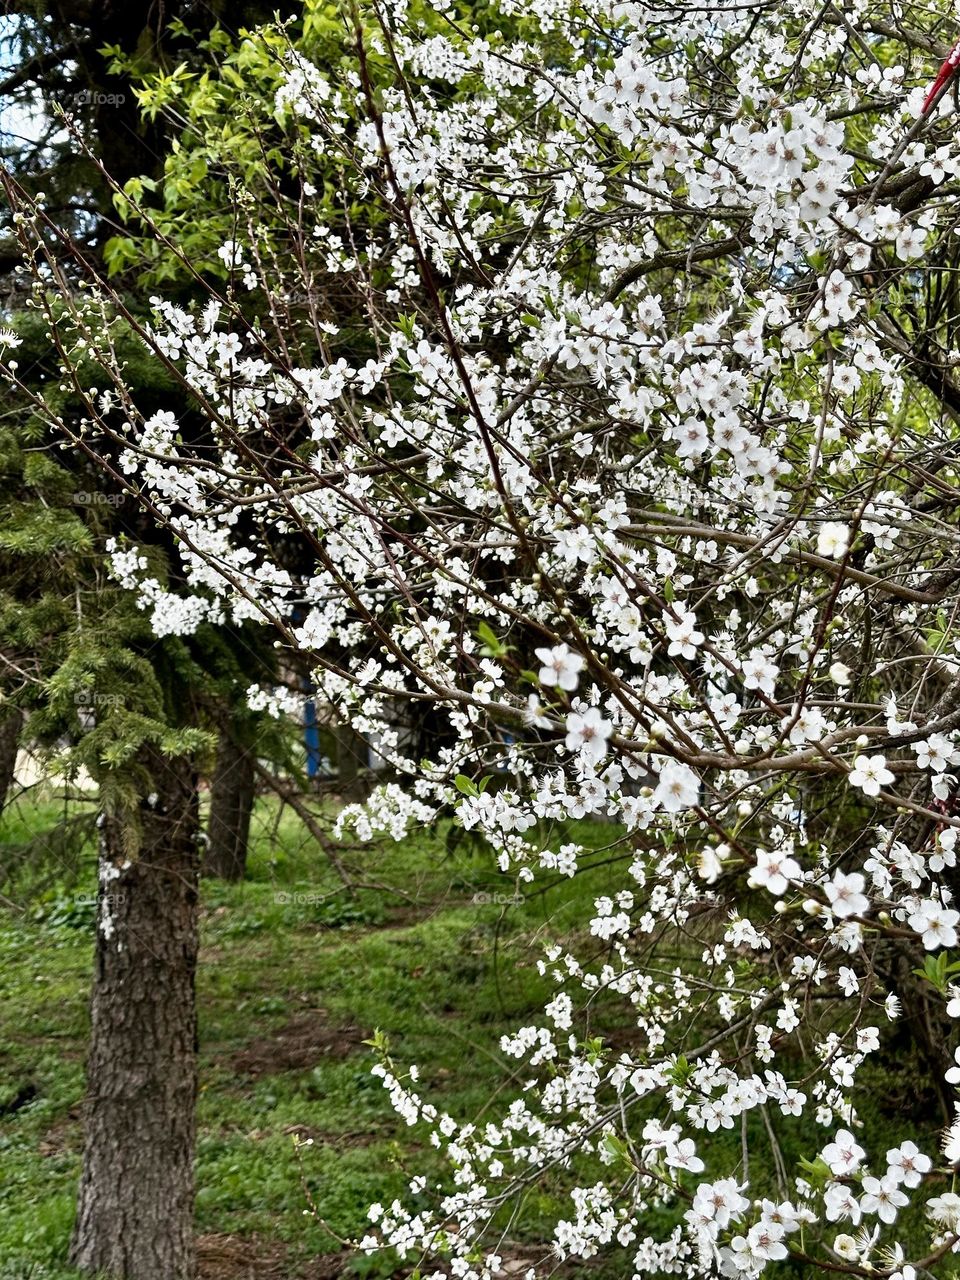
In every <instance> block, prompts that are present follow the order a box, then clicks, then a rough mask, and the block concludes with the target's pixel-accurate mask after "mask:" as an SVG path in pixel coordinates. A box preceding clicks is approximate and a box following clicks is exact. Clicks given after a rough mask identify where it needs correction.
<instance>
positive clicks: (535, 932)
mask: <svg viewBox="0 0 960 1280" xmlns="http://www.w3.org/2000/svg"><path fill="white" fill-rule="evenodd" d="M85 805H86V807H87V808H89V802H81V801H75V802H73V804H72V806H69V807H68V811H69V812H70V813H71V814H74V813H75V814H76V815H77V816H80V815H82V813H83V811H84V808H85ZM63 815H64V805H63V802H60V801H53V800H52V799H47V800H43V801H41V802H33V803H32V804H31V806H29V807H27V806H20V807H19V808H16V809H14V810H12V811H10V812H9V813H8V814H6V815H4V818H3V821H2V822H0V856H2V855H3V852H4V850H5V849H10V848H14V849H16V850H22V849H23V848H24V847H25V845H29V846H31V847H33V848H34V849H35V850H41V851H42V834H43V832H44V831H45V830H49V829H51V828H52V827H53V826H54V825H55V824H56V823H58V822H59V821H60V820H62V818H63ZM77 832H78V839H77V841H76V842H75V847H73V848H72V850H71V851H70V853H69V856H68V857H64V854H63V850H62V849H60V847H59V846H58V845H56V844H52V845H51V847H50V849H49V850H47V853H48V855H49V856H48V857H47V859H46V862H45V861H44V859H43V858H42V857H39V856H38V857H37V859H36V865H33V866H30V865H25V864H24V863H23V862H22V861H21V863H20V864H19V865H20V870H19V872H18V875H19V880H18V881H17V882H16V886H15V888H14V889H11V890H10V892H11V893H13V894H14V896H15V897H16V895H17V894H19V895H20V908H21V909H20V910H16V909H15V908H14V907H8V909H7V911H6V912H5V913H4V914H2V915H0V1007H2V1009H3V1028H4V1030H3V1031H2V1033H0V1168H2V1169H3V1176H2V1179H0V1280H73V1277H74V1275H75V1273H74V1272H72V1271H71V1270H70V1269H69V1268H67V1267H66V1264H65V1258H66V1250H67V1244H68V1241H69V1235H70V1229H71V1225H72V1219H73V1212H74V1196H75V1191H76V1182H77V1177H78V1173H79V1159H80V1140H81V1135H80V1121H79V1112H78V1106H79V1103H80V1100H81V1098H82V1095H83V1085H84V1081H83V1058H84V1054H85V1048H86V1036H87V1030H88V1016H87V1001H88V994H89V990H88V989H89V980H90V962H91V957H92V941H93V910H92V906H91V904H90V903H89V902H88V901H86V899H87V898H91V897H92V894H93V890H94V880H95V870H94V861H93V859H94V851H93V843H92V838H91V836H90V834H89V832H90V829H89V827H88V826H85V825H84V824H83V823H80V824H78V826H77ZM614 834H615V833H613V832H612V831H611V830H610V829H605V828H603V827H602V826H600V825H593V826H586V825H583V824H580V825H577V827H576V830H574V831H571V830H565V831H562V832H561V831H558V832H555V833H553V835H554V836H555V842H556V844H560V843H563V842H564V841H566V840H569V839H571V838H573V839H578V840H579V841H580V842H581V843H583V844H585V845H588V846H589V847H592V848H596V849H600V847H601V846H603V845H604V844H605V843H609V841H610V840H611V839H612V838H613V836H614ZM448 837H449V832H448V830H446V829H445V828H443V827H441V828H440V829H439V830H437V831H435V832H424V831H419V832H417V833H416V834H415V835H413V836H411V837H410V838H409V839H408V840H406V841H404V842H402V843H399V844H394V843H392V842H391V843H389V844H386V845H384V846H381V847H371V848H368V849H363V850H352V851H347V853H345V854H344V857H345V859H346V860H347V861H348V863H349V865H350V868H351V874H352V876H353V879H354V881H355V889H354V891H353V892H349V893H348V892H346V891H345V890H344V886H343V883H342V881H341V880H340V879H339V877H338V876H337V875H336V874H335V873H334V872H333V870H332V869H331V866H330V864H329V862H328V861H327V859H326V857H325V855H324V854H323V851H322V850H321V849H320V848H319V847H318V846H317V845H316V844H315V842H313V841H312V840H311V839H309V838H306V837H305V836H304V833H303V830H302V828H301V826H300V824H299V823H298V821H297V820H296V819H295V817H294V816H293V815H292V814H290V813H289V812H288V811H279V810H278V809H277V807H276V806H275V805H274V804H273V803H272V802H270V801H267V800H262V801H260V802H259V804H258V810H257V813H256V815H255V821H254V824H253V838H252V849H251V856H250V860H249V868H248V877H247V879H246V880H245V881H244V882H243V883H242V884H239V885H226V884H223V883H220V882H210V881H205V882H204V884H203V919H202V945H201V957H200V965H199V972H198V1001H199V1019H200V1048H201V1052H200V1100H199V1108H198V1122H199V1132H198V1143H197V1209H196V1228H197V1232H198V1234H199V1236H200V1238H201V1246H202V1248H201V1255H202V1256H205V1255H204V1254H203V1250H204V1249H207V1250H208V1252H209V1254H210V1259H213V1260H210V1259H208V1263H209V1267H207V1265H206V1264H205V1269H204V1272H203V1274H204V1276H205V1277H206V1276H210V1277H214V1276H215V1277H217V1280H220V1278H221V1277H222V1278H223V1280H227V1277H229V1276H231V1275H233V1276H236V1277H237V1278H238V1280H239V1277H240V1276H241V1275H243V1276H246V1275H247V1274H256V1275H260V1274H264V1275H277V1276H280V1275H282V1276H283V1277H284V1280H294V1277H296V1276H298V1275H300V1274H302V1275H303V1276H304V1277H306V1276H308V1275H309V1276H313V1275H315V1274H316V1275H319V1274H320V1273H319V1272H313V1271H309V1270H307V1269H304V1270H302V1271H301V1268H307V1266H308V1260H316V1259H318V1258H323V1257H325V1256H326V1257H329V1256H331V1255H341V1254H342V1245H341V1241H342V1240H343V1239H347V1238H354V1237H357V1236H359V1235H361V1234H363V1233H364V1231H365V1229H366V1225H367V1222H366V1211H367V1207H368V1206H369V1204H370V1203H371V1202H373V1201H375V1200H379V1201H383V1202H389V1201H390V1200H391V1199H392V1198H393V1197H394V1196H395V1195H399V1194H402V1191H403V1187H404V1185H405V1183H406V1182H407V1181H408V1180H409V1178H410V1176H412V1174H413V1173H414V1172H425V1173H427V1174H428V1175H429V1173H430V1171H431V1169H435V1168H437V1165H436V1163H435V1156H434V1153H433V1151H432V1149H431V1148H430V1147H429V1146H426V1145H423V1140H424V1136H423V1134H422V1133H420V1132H419V1131H418V1130H410V1129H408V1128H407V1127H406V1126H405V1125H403V1124H402V1123H400V1122H398V1120H397V1118H396V1116H395V1114H394V1113H393V1111H392V1109H391V1108H390V1106H389V1104H388V1102H387V1098H386V1094H385V1092H384V1090H383V1089H382V1086H381V1085H380V1083H379V1081H378V1080H377V1079H376V1078H375V1077H373V1076H372V1075H371V1073H370V1068H371V1066H372V1065H373V1062H374V1058H373V1056H372V1054H371V1052H370V1050H369V1048H368V1047H367V1046H365V1045H364V1044H363V1041H364V1040H365V1039H367V1038H368V1037H369V1035H370V1034H371V1033H372V1032H373V1031H374V1029H380V1030H381V1031H382V1032H384V1033H386V1034H387V1035H388V1036H389V1039H390V1045H391V1052H392V1055H393V1057H394V1059H395V1060H396V1061H397V1062H399V1063H400V1064H406V1063H412V1062H416V1063H417V1064H418V1065H419V1066H420V1068H421V1072H422V1089H421V1092H422V1093H423V1094H425V1095H426V1096H428V1097H429V1098H430V1099H431V1100H432V1101H435V1102H437V1103H438V1104H439V1105H440V1106H442V1107H443V1108H444V1109H446V1110H448V1111H450V1112H451V1114H453V1115H454V1116H456V1117H458V1118H472V1117H474V1116H476V1115H477V1114H478V1113H480V1112H481V1111H482V1109H483V1108H484V1106H485V1105H487V1104H488V1103H489V1102H490V1100H491V1098H492V1097H493V1096H494V1095H495V1094H497V1091H498V1090H503V1086H504V1081H505V1080H509V1077H510V1073H511V1070H512V1067H511V1064H509V1063H506V1062H504V1061H503V1060H502V1059H501V1056H500V1053H499V1049H498V1039H499V1035H500V1034H501V1032H503V1031H505V1030H512V1029H513V1028H515V1027H516V1026H517V1025H521V1024H523V1023H525V1022H531V1021H539V1020H540V1017H541V1011H542V1006H543V1003H544V1001H545V999H548V998H549V995H548V990H552V988H548V986H547V984H546V981H545V980H544V979H543V978H541V977H540V976H539V975H538V973H537V970H536V961H537V960H538V959H539V958H540V956H541V954H542V943H543V941H544V939H545V937H546V936H547V935H548V934H550V933H557V934H560V935H563V934H564V933H565V932H569V930H570V929H571V928H572V926H573V924H574V922H575V921H577V920H582V919H583V915H584V913H585V911H586V910H587V903H588V902H589V901H591V900H592V899H593V897H595V896H596V895H598V894H600V893H604V892H607V891H608V890H609V889H610V887H611V885H613V884H614V882H615V880H617V881H618V877H619V876H620V874H621V873H620V871H619V870H618V869H616V868H613V867H612V864H611V862H610V860H609V853H597V855H596V856H595V857H594V859H593V861H594V863H595V867H594V870H593V871H592V872H590V873H589V874H586V875H584V876H578V877H576V878H575V879H574V880H573V881H569V880H561V881H560V882H558V883H556V884H554V885H552V886H551V887H549V888H548V889H547V890H546V891H545V892H541V891H540V890H539V888H537V891H536V892H534V893H532V894H531V895H530V896H529V897H528V898H527V899H526V901H525V902H524V903H523V905H522V906H516V905H511V906H509V907H504V906H502V905H498V903H497V901H496V899H497V895H500V896H501V897H503V898H507V897H509V896H511V895H512V893H513V884H512V882H511V881H510V880H509V879H508V878H507V877H504V876H502V875H500V874H499V873H498V872H497V871H496V869H495V867H494V865H493V862H492V859H491V858H490V856H489V855H488V854H484V853H481V852H479V851H478V850H477V849H476V848H475V846H473V845H472V844H470V843H469V842H461V843H459V844H457V843H455V842H453V841H450V840H449V838H448ZM588 861H589V860H588ZM51 862H52V864H53V871H52V872H51V869H50V865H49V864H50V863H51ZM538 885H539V882H538ZM617 887H619V881H618V883H617ZM490 899H493V901H490ZM697 954H699V950H698V952H697ZM689 960H690V957H689V956H687V957H686V962H687V963H689ZM604 1029H609V1028H604ZM515 1066H516V1064H513V1067H515ZM884 1069H885V1070H886V1072H887V1076H886V1077H884V1076H883V1075H882V1074H879V1073H878V1075H877V1081H876V1086H877V1087H876V1096H877V1099H878V1101H877V1109H876V1113H875V1114H872V1115H867V1116H866V1117H865V1120H866V1128H867V1137H868V1141H869V1142H870V1144H871V1145H872V1146H873V1147H874V1148H875V1149H876V1148H879V1149H880V1150H881V1151H882V1150H883V1149H885V1147H886V1146H887V1145H890V1144H892V1143H893V1142H895V1141H897V1140H899V1137H900V1136H909V1135H910V1133H911V1132H912V1131H913V1130H915V1129H916V1124H915V1123H914V1121H911V1120H910V1118H909V1117H905V1116H904V1115H903V1114H901V1113H902V1110H903V1097H904V1088H903V1086H904V1082H905V1081H907V1080H908V1079H909V1077H910V1074H911V1072H912V1067H911V1064H910V1063H908V1062H904V1063H903V1064H902V1070H896V1071H894V1072H892V1073H891V1070H890V1067H889V1064H888V1065H887V1066H886V1067H885V1068H884ZM907 1093H909V1088H908V1089H907ZM506 1096H507V1095H506V1093H505V1092H502V1093H500V1094H499V1095H498V1100H501V1099H503V1098H505V1097H506ZM885 1099H886V1101H885ZM931 1127H933V1124H931ZM811 1128H812V1126H811V1124H810V1121H809V1120H805V1121H801V1122H791V1123H790V1124H787V1123H784V1124H783V1126H782V1133H781V1135H780V1136H781V1139H782V1143H783V1146H784V1150H785V1154H786V1156H787V1159H788V1163H790V1164H792V1162H793V1161H795V1160H796V1159H797V1158H798V1157H799V1156H807V1157H811V1156H813V1155H815V1153H816V1151H817V1150H818V1149H819V1147H820V1146H822V1144H823V1141H825V1138H824V1135H823V1131H822V1130H814V1131H812V1132H811ZM704 1139H705V1145H710V1149H711V1150H712V1151H713V1152H714V1153H716V1152H721V1153H722V1155H723V1157H724V1158H725V1159H726V1158H727V1157H728V1156H729V1165H731V1166H732V1165H734V1164H735V1163H736V1161H737V1159H738V1158H739V1154H740V1148H741V1143H742V1141H743V1140H744V1135H743V1134H742V1133H741V1131H740V1129H739V1127H738V1128H737V1129H735V1130H733V1131H721V1132H720V1133H718V1134H714V1135H710V1136H709V1138H708V1137H707V1136H706V1135H704ZM746 1141H747V1144H748V1146H749V1149H750V1152H751V1157H750V1158H751V1169H752V1170H753V1171H756V1169H757V1166H758V1164H762V1162H763V1160H764V1159H765V1158H766V1159H767V1160H769V1155H768V1148H767V1146H766V1142H767V1139H766V1135H765V1132H764V1129H763V1125H762V1123H761V1120H760V1118H759V1116H758V1115H757V1114H756V1113H754V1114H753V1115H752V1116H751V1119H750V1122H749V1126H748V1130H747V1134H746ZM771 1190H772V1186H771ZM564 1193H565V1188H564V1186H563V1185H562V1183H561V1182H560V1181H559V1179H553V1180H549V1181H548V1182H547V1183H546V1184H545V1185H543V1186H541V1187H538V1188H537V1189H536V1191H535V1192H534V1193H533V1194H531V1195H530V1196H529V1197H528V1199H527V1201H526V1204H525V1207H524V1211H523V1214H522V1216H521V1217H520V1218H519V1219H518V1221H517V1222H516V1223H514V1224H513V1226H512V1227H511V1237H512V1238H513V1239H514V1240H515V1241H518V1242H519V1243H520V1244H522V1243H523V1242H524V1241H527V1242H529V1243H531V1244H533V1245H537V1244H541V1243H542V1242H543V1240H544V1239H545V1238H546V1234H547V1224H548V1223H549V1222H551V1221H552V1220H553V1219H554V1218H555V1216H556V1214H557V1212H558V1208H559V1206H560V1205H561V1204H563V1205H564V1208H566V1204H567V1203H568V1202H565V1201H564ZM681 1207H682V1206H681ZM314 1210H315V1211H314ZM655 1217H656V1219H657V1221H656V1222H654V1221H653V1220H651V1223H650V1226H651V1229H653V1230H657V1229H659V1228H660V1227H661V1226H662V1227H664V1229H665V1231H669V1223H670V1221H671V1220H672V1218H671V1211H668V1210H658V1211H656V1215H655ZM224 1241H227V1242H228V1243H229V1242H231V1241H234V1242H235V1241H241V1242H244V1241H245V1242H248V1243H249V1246H250V1249H251V1250H253V1251H254V1253H253V1254H251V1255H249V1256H254V1255H255V1256H257V1257H259V1256H260V1255H261V1253H263V1254H264V1256H265V1255H266V1253H269V1256H270V1258H271V1259H277V1258H279V1259H281V1260H282V1269H280V1270H267V1269H264V1270H262V1271H260V1270H257V1269H254V1270H252V1271H250V1272H248V1271H247V1270H246V1269H244V1265H242V1264H241V1263H240V1262H237V1263H236V1265H235V1266H234V1265H233V1264H231V1263H229V1262H226V1263H224V1264H223V1266H222V1267H220V1269H217V1268H218V1267H219V1265H220V1264H219V1263H216V1262H215V1255H216V1256H219V1253H221V1252H223V1249H222V1248H221V1246H222V1245H223V1242H224ZM218 1251H219V1252H218ZM227 1252H229V1250H227ZM231 1266H233V1269H232V1270H231ZM341 1271H343V1272H344V1273H345V1274H346V1275H354V1274H355V1275H356V1276H357V1277H358V1280H363V1277H372V1278H373V1280H379V1278H380V1277H386V1276H389V1275H390V1274H391V1273H392V1271H393V1265H392V1262H391V1261H390V1259H389V1258H387V1259H383V1258H378V1259H374V1260H372V1261H371V1260H368V1259H363V1258H359V1257H356V1256H354V1257H348V1256H347V1255H346V1254H342V1256H340V1257H339V1258H338V1261H337V1263H336V1271H335V1272H332V1273H331V1272H327V1273H325V1274H326V1275H330V1274H339V1273H340V1272H341ZM591 1271H592V1274H593V1275H595V1276H597V1277H599V1276H602V1275H604V1274H606V1275H609V1276H610V1277H619V1276H620V1275H622V1274H623V1267H622V1266H616V1265H614V1266H613V1268H612V1269H611V1270H608V1271H606V1272H604V1271H603V1270H598V1269H596V1268H591ZM802 1273H803V1272H802V1269H800V1270H797V1269H792V1268H789V1267H784V1268H782V1269H780V1270H779V1271H778V1274H791V1275H794V1276H799V1275H801V1274H802ZM948 1273H949V1272H947V1271H945V1272H944V1274H948Z"/></svg>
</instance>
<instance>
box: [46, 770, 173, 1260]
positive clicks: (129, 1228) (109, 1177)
mask: <svg viewBox="0 0 960 1280" xmlns="http://www.w3.org/2000/svg"><path fill="white" fill-rule="evenodd" d="M144 763H145V764H146V765H147V767H148V768H149V770H150V773H151V775H152V777H153V780H154V782H153V785H154V789H155V795H154V796H151V797H150V799H151V800H153V801H154V803H153V804H152V805H151V804H150V803H149V801H144V802H143V804H142V805H141V815H142V819H141V820H142V838H141V844H140V850H139V854H138V855H137V856H136V857H135V858H134V859H133V860H132V861H131V860H129V859H128V858H127V857H126V856H125V853H124V841H123V834H124V833H123V830H122V828H121V827H120V824H119V823H116V822H107V823H105V824H104V826H103V828H102V831H101V837H102V844H101V864H100V872H101V878H100V907H99V912H98V924H97V942H96V956H95V968H94V978H93V997H92V1030H91V1045H90V1056H89V1060H88V1063H87V1100H86V1117H85V1131H86V1132H85V1143H84V1153H83V1172H82V1175H81V1179H80V1191H79V1200H78V1205H77V1218H76V1223H75V1225H74V1230H73V1239H72V1241H71V1244H70V1261H71V1263H72V1264H73V1265H74V1266H76V1267H79V1268H80V1269H81V1270H84V1271H88V1272H97V1273H99V1272H103V1273H104V1274H105V1275H107V1276H110V1277H111V1278H112V1277H117V1278H119V1280H192V1277H193V1276H194V1269H195V1259H194V1245H193V1195H194V1191H193V1154H194V1139H195V1124H196V1121H195V1104H196V1088H197V1079H196V1048H197V1021H196V1001H195V994H194V977H195V970H196V960H197V909H198V894H197V873H198V853H197V825H198V809H197V793H196V781H195V778H194V775H193V773H192V770H191V768H190V765H189V762H188V761H186V760H183V759H174V760H165V759H162V758H160V757H159V755H157V754H156V753H153V752H151V753H150V754H149V758H147V757H146V756H145V757H144Z"/></svg>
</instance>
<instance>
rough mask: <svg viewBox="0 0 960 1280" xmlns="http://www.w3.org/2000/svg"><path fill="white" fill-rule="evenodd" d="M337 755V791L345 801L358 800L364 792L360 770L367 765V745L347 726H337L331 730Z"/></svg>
mask: <svg viewBox="0 0 960 1280" xmlns="http://www.w3.org/2000/svg"><path fill="white" fill-rule="evenodd" d="M333 739H334V744H335V750H336V753H337V790H338V791H339V793H340V795H341V796H342V797H344V798H345V799H347V800H357V799H360V798H361V797H362V795H363V793H364V791H365V789H366V788H365V786H364V782H363V778H362V777H361V773H360V770H361V768H365V767H366V763H367V744H366V741H365V740H364V739H363V738H362V737H361V736H360V734H359V733H357V731H356V730H355V729H354V728H353V727H352V726H351V725H349V724H337V725H335V726H334V729H333Z"/></svg>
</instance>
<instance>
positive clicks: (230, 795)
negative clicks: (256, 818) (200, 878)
mask: <svg viewBox="0 0 960 1280" xmlns="http://www.w3.org/2000/svg"><path fill="white" fill-rule="evenodd" d="M256 765H257V759H256V752H255V751H254V750H253V749H252V748H250V747H245V746H243V745H241V744H240V743H238V742H237V741H236V739H235V738H234V737H233V736H232V735H231V733H230V731H229V729H227V730H225V731H224V732H223V733H222V734H221V735H220V743H219V745H218V747H217V763H216V766H215V768H214V771H213V778H212V779H211V783H210V822H209V825H208V828H207V851H206V854H205V855H204V859H203V874H204V875H206V876H217V877H219V878H220V879H221V880H242V879H243V877H244V875H245V873H246V869H247V844H248V842H249V838H250V814H251V813H252V811H253V800H254V795H255V770H256Z"/></svg>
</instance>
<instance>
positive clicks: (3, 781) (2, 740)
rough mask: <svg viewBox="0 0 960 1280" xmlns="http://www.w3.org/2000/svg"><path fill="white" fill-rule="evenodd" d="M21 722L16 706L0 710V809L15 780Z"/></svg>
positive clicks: (4, 804) (0, 809)
mask: <svg viewBox="0 0 960 1280" xmlns="http://www.w3.org/2000/svg"><path fill="white" fill-rule="evenodd" d="M22 724H23V717H22V716H21V714H20V712H19V710H17V709H16V708H15V709H13V710H10V709H8V710H6V711H3V712H0V811H2V810H3V809H4V808H5V806H6V803H7V799H8V797H9V795H10V791H11V789H12V788H13V784H14V781H15V780H16V770H17V751H18V749H19V747H20V728H21V726H22Z"/></svg>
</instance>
